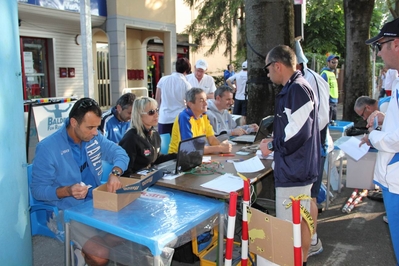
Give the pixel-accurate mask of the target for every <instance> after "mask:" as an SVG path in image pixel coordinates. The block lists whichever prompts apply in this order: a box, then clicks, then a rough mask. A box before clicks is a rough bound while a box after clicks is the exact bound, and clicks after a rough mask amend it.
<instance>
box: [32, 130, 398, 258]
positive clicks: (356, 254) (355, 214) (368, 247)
mask: <svg viewBox="0 0 399 266" xmlns="http://www.w3.org/2000/svg"><path fill="white" fill-rule="evenodd" d="M332 134H333V138H335V139H336V138H337V137H339V136H338V135H337V134H336V133H334V132H332ZM343 183H344V184H345V175H344V176H343ZM352 191H353V189H351V188H346V187H344V188H343V189H342V192H341V193H339V194H337V193H336V192H335V193H334V198H333V200H332V202H331V204H330V208H329V209H328V210H326V211H323V212H322V213H321V214H320V215H319V226H318V230H317V231H318V235H319V237H320V238H321V240H322V243H323V247H324V251H323V252H322V253H321V254H319V255H317V256H313V257H310V258H309V260H308V265H317V266H319V265H325V266H346V265H348V266H349V265H362V266H367V265H370V266H372V265H373V266H374V265H396V261H395V257H394V253H393V250H392V245H391V241H390V236H389V230H388V226H387V224H386V223H385V222H383V220H382V217H383V215H384V213H385V210H384V206H383V203H381V202H377V201H372V200H370V199H368V198H365V199H364V200H363V202H361V203H360V204H359V205H357V206H356V207H355V208H354V210H353V211H352V212H351V213H350V214H346V213H342V211H341V208H342V206H343V204H344V203H345V202H346V200H347V198H348V197H349V196H350V194H351V193H352ZM32 241H33V262H34V264H33V265H34V266H57V265H60V266H61V265H64V251H63V244H61V243H60V242H58V241H57V240H53V239H50V238H47V237H42V236H35V237H33V239H32ZM287 248H292V247H287ZM172 265H174V266H179V265H180V266H183V265H185V266H188V265H200V264H199V262H196V263H195V264H184V263H175V262H173V264H172Z"/></svg>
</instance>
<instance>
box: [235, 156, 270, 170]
mask: <svg viewBox="0 0 399 266" xmlns="http://www.w3.org/2000/svg"><path fill="white" fill-rule="evenodd" d="M234 167H235V168H236V170H237V172H239V173H255V172H258V171H260V170H263V169H265V166H264V165H263V163H262V162H261V161H260V159H259V157H258V156H254V157H252V158H250V159H248V160H245V161H242V162H234Z"/></svg>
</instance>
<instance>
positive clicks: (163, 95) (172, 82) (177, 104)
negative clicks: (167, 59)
mask: <svg viewBox="0 0 399 266" xmlns="http://www.w3.org/2000/svg"><path fill="white" fill-rule="evenodd" d="M190 72H191V64H190V62H189V61H188V59H187V58H178V59H177V61H176V72H174V73H172V74H171V75H168V76H164V77H162V78H161V79H160V80H159V82H158V84H157V92H156V95H155V99H156V100H157V102H158V106H159V110H160V114H159V123H158V132H159V134H167V133H169V134H170V133H171V132H172V127H173V121H175V118H176V116H177V115H178V114H179V113H180V112H181V111H182V110H184V108H186V105H185V103H184V97H185V95H186V92H187V91H188V90H189V89H191V85H190V83H188V81H187V79H186V75H187V74H188V73H190Z"/></svg>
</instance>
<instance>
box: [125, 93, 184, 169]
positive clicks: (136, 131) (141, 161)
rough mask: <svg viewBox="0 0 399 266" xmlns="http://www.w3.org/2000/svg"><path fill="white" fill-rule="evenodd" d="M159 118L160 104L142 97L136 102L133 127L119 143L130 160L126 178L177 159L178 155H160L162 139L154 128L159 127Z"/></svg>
mask: <svg viewBox="0 0 399 266" xmlns="http://www.w3.org/2000/svg"><path fill="white" fill-rule="evenodd" d="M158 117H159V110H158V104H157V102H156V101H155V100H154V99H152V98H150V97H140V98H137V99H136V100H135V101H134V104H133V115H132V121H131V127H130V129H129V130H128V131H127V132H126V134H125V135H124V136H123V138H122V140H121V141H120V142H119V145H120V146H121V147H122V148H123V149H125V150H126V152H127V155H128V156H129V158H130V162H129V166H128V169H127V170H126V171H125V173H124V176H130V175H131V174H134V173H136V172H137V171H138V170H141V169H143V168H148V167H149V166H151V165H153V164H159V163H162V162H165V161H168V160H171V159H175V158H176V154H168V155H164V154H161V153H160V149H161V137H160V136H159V133H158V132H157V131H156V130H155V128H154V127H156V126H157V125H158Z"/></svg>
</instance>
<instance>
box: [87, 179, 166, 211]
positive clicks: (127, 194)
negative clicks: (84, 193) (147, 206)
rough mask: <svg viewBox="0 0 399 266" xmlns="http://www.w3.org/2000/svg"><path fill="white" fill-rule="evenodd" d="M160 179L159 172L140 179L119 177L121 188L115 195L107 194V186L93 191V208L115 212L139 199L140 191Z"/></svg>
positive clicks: (104, 185)
mask: <svg viewBox="0 0 399 266" xmlns="http://www.w3.org/2000/svg"><path fill="white" fill-rule="evenodd" d="M160 178H162V173H161V172H160V171H157V172H153V173H150V174H148V175H146V176H142V177H141V179H140V178H127V177H121V178H120V180H121V182H122V184H123V187H122V188H121V189H118V190H117V191H116V193H111V192H108V191H107V184H103V185H101V186H99V187H97V188H95V189H94V190H93V206H94V208H97V209H103V210H109V211H114V212H117V211H119V210H121V209H122V208H124V207H126V205H128V204H129V203H131V202H133V201H134V200H135V199H137V198H138V197H140V195H141V191H143V190H144V189H146V188H148V187H149V186H151V185H153V184H155V183H156V182H157V181H158V180H159V179H160Z"/></svg>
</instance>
